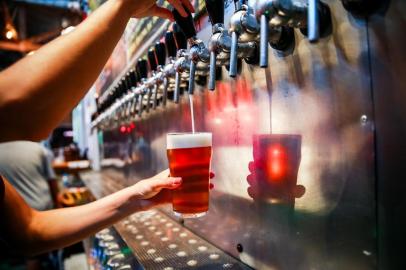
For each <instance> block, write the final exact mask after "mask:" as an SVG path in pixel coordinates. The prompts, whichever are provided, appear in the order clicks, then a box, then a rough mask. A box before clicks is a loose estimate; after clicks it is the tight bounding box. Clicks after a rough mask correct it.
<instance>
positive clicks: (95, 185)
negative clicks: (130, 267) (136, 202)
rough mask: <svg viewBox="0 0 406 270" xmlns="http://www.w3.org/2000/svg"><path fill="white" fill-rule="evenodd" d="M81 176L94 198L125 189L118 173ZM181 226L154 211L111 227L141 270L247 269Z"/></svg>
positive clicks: (135, 215) (124, 220) (165, 214)
mask: <svg viewBox="0 0 406 270" xmlns="http://www.w3.org/2000/svg"><path fill="white" fill-rule="evenodd" d="M81 176H82V179H83V181H84V183H85V185H86V186H87V187H88V188H89V190H90V192H91V193H92V194H93V196H94V197H95V198H101V197H103V196H106V195H108V194H111V193H113V192H115V191H118V190H120V189H122V188H124V187H125V186H126V185H125V182H126V181H125V179H124V178H123V177H122V176H120V174H117V175H115V174H113V175H112V174H111V173H109V174H105V173H100V172H93V171H92V172H86V173H82V174H81ZM182 223H183V222H182V220H175V219H174V217H173V216H169V215H168V214H167V213H165V212H164V211H162V210H161V209H156V210H149V211H144V212H139V213H134V214H133V215H131V216H129V217H127V218H125V219H123V220H121V221H120V222H118V223H116V224H115V225H114V228H115V229H116V231H117V232H118V234H119V235H120V236H121V238H122V240H123V241H124V242H125V243H126V244H127V245H128V247H129V248H130V249H131V251H132V252H133V255H134V256H135V259H136V260H137V261H138V262H139V264H140V265H141V266H142V268H144V269H165V270H170V269H190V268H193V269H250V268H249V267H247V266H246V265H244V264H242V263H241V262H239V261H237V260H236V259H235V258H233V257H231V256H230V255H228V254H226V253H224V252H223V251H221V250H220V249H218V248H217V247H215V246H213V245H212V244H211V243H209V242H208V241H206V240H205V239H203V238H201V237H199V236H198V235H196V234H195V233H193V232H192V231H190V230H189V229H187V228H185V227H184V226H183V225H182ZM213 229H215V228H213ZM117 269H118V268H117Z"/></svg>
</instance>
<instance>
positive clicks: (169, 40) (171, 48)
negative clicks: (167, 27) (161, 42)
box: [165, 31, 176, 59]
mask: <svg viewBox="0 0 406 270" xmlns="http://www.w3.org/2000/svg"><path fill="white" fill-rule="evenodd" d="M173 35H174V34H173V32H171V31H167V32H166V33H165V48H166V52H167V54H168V57H169V58H172V59H174V58H176V42H175V38H174V36H173Z"/></svg>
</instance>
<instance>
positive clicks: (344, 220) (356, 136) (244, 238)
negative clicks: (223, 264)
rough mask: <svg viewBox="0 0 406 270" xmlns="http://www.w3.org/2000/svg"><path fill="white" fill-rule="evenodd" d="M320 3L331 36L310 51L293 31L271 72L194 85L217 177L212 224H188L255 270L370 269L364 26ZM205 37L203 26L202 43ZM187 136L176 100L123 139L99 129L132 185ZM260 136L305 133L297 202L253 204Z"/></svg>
mask: <svg viewBox="0 0 406 270" xmlns="http://www.w3.org/2000/svg"><path fill="white" fill-rule="evenodd" d="M326 2H327V4H328V5H329V6H330V8H331V11H332V16H333V35H332V36H330V37H327V38H325V39H322V40H320V42H319V43H318V44H316V45H314V44H310V43H309V42H308V41H307V40H306V39H304V38H303V37H302V35H301V34H300V33H299V32H298V31H297V32H296V46H295V49H294V51H293V52H292V53H291V54H288V55H286V56H284V55H280V54H278V53H276V52H275V51H270V53H269V63H270V65H269V69H267V70H262V69H259V68H252V67H248V66H244V68H243V73H242V76H241V77H240V78H239V79H238V80H236V81H233V80H229V79H228V77H227V75H226V72H224V76H223V78H224V80H223V81H222V82H220V83H218V85H217V87H216V91H215V92H209V91H207V89H203V88H201V89H200V91H199V90H198V89H197V91H196V92H195V95H194V106H195V113H196V116H195V118H196V125H197V130H198V131H211V132H213V149H214V150H213V151H214V152H213V161H212V170H213V171H214V172H215V173H216V177H215V179H214V180H213V183H214V185H215V189H214V191H213V192H212V193H211V201H210V211H209V213H208V215H206V216H205V217H203V218H200V219H196V220H186V221H185V226H187V227H188V228H190V230H192V231H193V232H194V233H196V234H197V235H199V236H201V237H203V238H205V239H207V240H209V241H210V242H211V243H213V244H214V245H216V246H217V247H219V248H221V249H222V250H224V251H226V252H228V253H229V254H231V255H233V256H234V257H235V258H238V259H239V260H241V261H242V262H244V263H246V264H248V265H250V266H251V267H254V268H257V269H373V268H376V259H377V254H376V252H377V250H376V233H377V227H376V215H375V209H376V205H375V203H376V202H375V197H374V196H375V173H374V172H375V166H374V156H375V153H374V139H375V138H374V119H373V110H372V109H373V104H372V100H371V92H370V79H371V78H370V73H369V69H368V67H369V58H368V46H367V45H368V43H367V40H368V39H367V27H366V22H365V21H364V20H360V19H354V18H352V17H351V16H350V15H349V14H348V13H347V12H346V11H345V10H344V9H343V7H342V5H341V2H340V1H326ZM229 8H232V7H229ZM226 14H229V12H227V13H226ZM205 33H206V34H205ZM207 33H208V30H207V28H206V29H202V31H201V33H200V34H201V38H202V39H204V40H207V39H208V36H207ZM190 130H191V124H190V113H189V106H188V100H187V98H186V96H183V97H182V100H181V103H180V105H175V104H170V106H168V107H167V108H166V109H162V108H159V109H158V110H157V111H156V112H153V113H151V114H150V115H149V116H148V117H145V118H144V119H143V120H142V121H138V122H136V123H135V129H133V130H131V131H130V133H125V132H124V133H120V131H110V132H105V133H104V141H105V142H104V150H105V152H104V154H105V157H106V158H119V159H120V160H122V163H120V164H119V165H120V166H121V167H120V168H119V169H106V170H105V171H104V174H105V175H109V177H117V178H125V179H126V181H127V184H131V183H134V182H136V181H137V180H138V179H141V178H143V177H146V176H150V175H151V174H153V173H155V172H158V171H160V170H162V169H164V168H166V167H167V160H166V143H165V139H166V133H167V132H174V131H176V132H180V131H190ZM258 134H264V135H269V136H271V135H272V134H297V135H300V136H301V146H302V147H301V162H300V168H299V171H298V175H297V179H294V180H295V181H296V182H297V185H300V186H303V187H304V188H305V192H304V194H293V192H292V194H290V198H291V200H288V201H284V202H281V201H280V200H279V201H277V200H274V198H273V197H274V196H271V194H269V197H267V194H262V195H261V196H262V197H256V196H253V197H254V198H252V197H251V196H250V195H249V193H248V191H247V189H249V187H250V185H249V183H248V182H247V177H248V176H249V175H250V171H249V169H248V164H249V162H251V161H252V160H253V136H254V135H258ZM300 195H302V196H300ZM295 197H296V198H295ZM164 211H166V212H167V213H168V214H171V213H170V212H171V211H170V210H168V209H166V210H165V209H164ZM237 247H238V248H237Z"/></svg>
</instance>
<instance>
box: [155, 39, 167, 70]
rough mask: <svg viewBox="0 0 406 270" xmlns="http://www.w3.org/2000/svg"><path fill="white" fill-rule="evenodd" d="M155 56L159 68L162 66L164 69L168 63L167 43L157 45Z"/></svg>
mask: <svg viewBox="0 0 406 270" xmlns="http://www.w3.org/2000/svg"><path fill="white" fill-rule="evenodd" d="M154 54H155V61H156V62H157V63H158V66H160V67H161V68H162V67H163V66H164V65H165V62H166V49H165V43H163V42H157V43H155V46H154Z"/></svg>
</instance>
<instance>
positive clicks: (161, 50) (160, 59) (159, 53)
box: [154, 42, 169, 106]
mask: <svg viewBox="0 0 406 270" xmlns="http://www.w3.org/2000/svg"><path fill="white" fill-rule="evenodd" d="M154 53H155V60H156V62H157V63H158V74H157V83H158V84H159V85H161V84H162V83H163V92H162V105H163V106H166V99H167V94H168V85H169V83H168V78H165V74H164V66H165V62H166V48H165V43H163V42H157V43H155V46H154ZM157 93H158V91H157ZM157 98H158V97H157Z"/></svg>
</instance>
